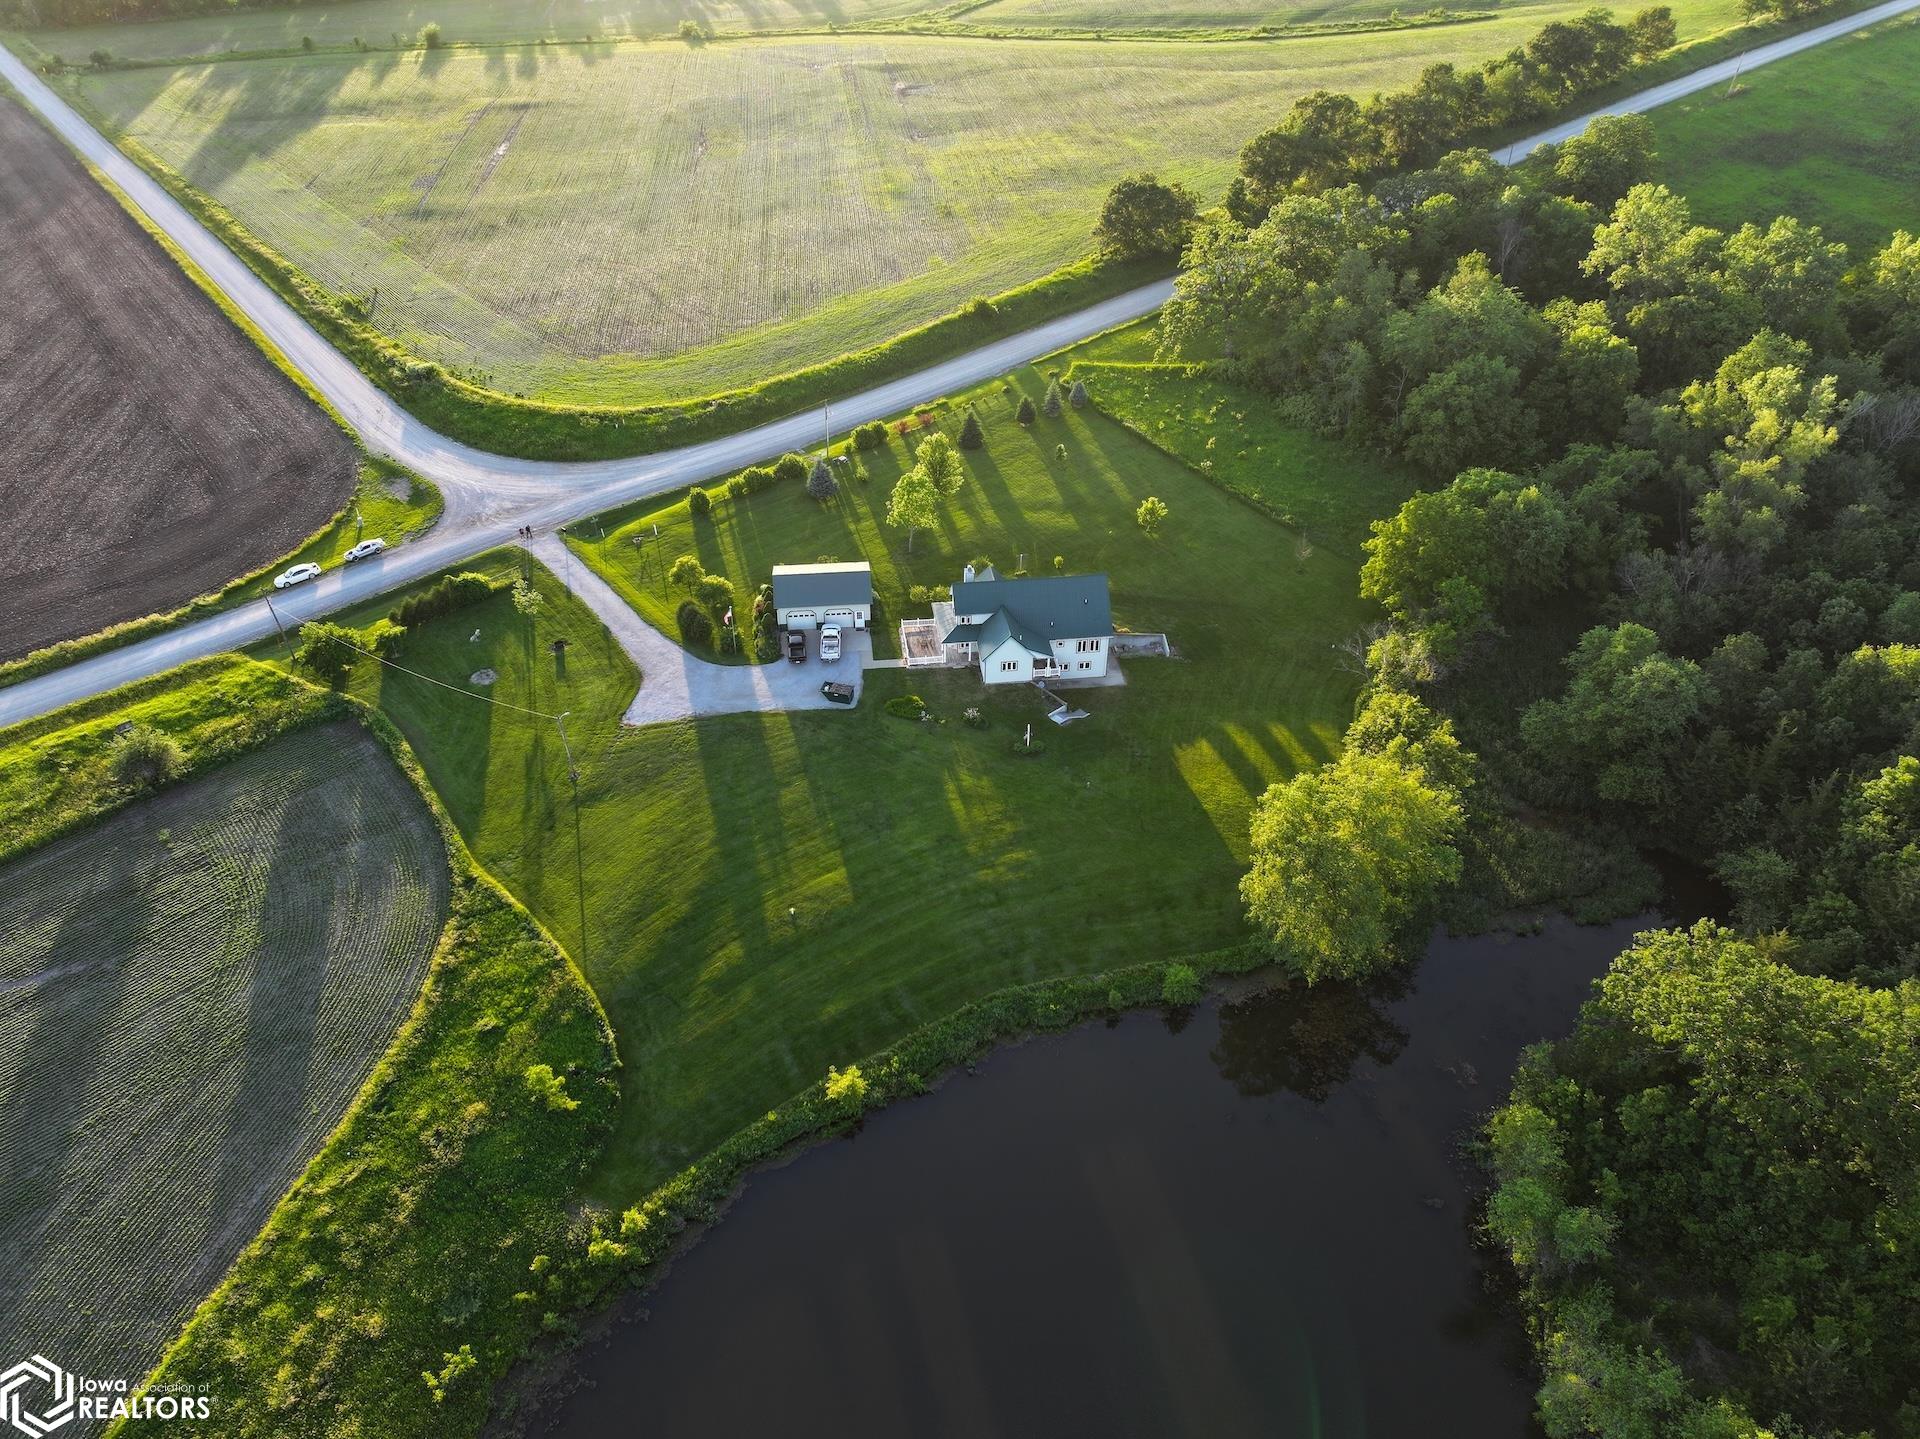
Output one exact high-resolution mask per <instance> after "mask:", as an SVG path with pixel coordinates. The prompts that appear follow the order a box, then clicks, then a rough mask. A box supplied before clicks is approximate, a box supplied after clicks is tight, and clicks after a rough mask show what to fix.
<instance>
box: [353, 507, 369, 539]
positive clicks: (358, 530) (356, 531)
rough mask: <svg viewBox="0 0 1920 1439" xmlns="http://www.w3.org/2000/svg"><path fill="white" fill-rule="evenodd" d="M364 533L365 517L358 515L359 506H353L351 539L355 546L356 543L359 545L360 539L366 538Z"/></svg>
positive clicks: (365, 528) (365, 529) (365, 527)
mask: <svg viewBox="0 0 1920 1439" xmlns="http://www.w3.org/2000/svg"><path fill="white" fill-rule="evenodd" d="M366 533H367V520H366V516H364V515H362V514H361V513H360V506H358V505H355V506H354V507H353V539H354V543H355V544H358V543H359V542H360V541H361V540H362V539H364V538H365V537H366Z"/></svg>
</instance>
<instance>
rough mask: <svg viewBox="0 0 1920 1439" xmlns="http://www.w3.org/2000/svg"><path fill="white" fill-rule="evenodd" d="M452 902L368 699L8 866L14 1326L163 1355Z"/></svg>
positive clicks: (392, 1011) (4, 1198) (404, 992)
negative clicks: (365, 720)
mask: <svg viewBox="0 0 1920 1439" xmlns="http://www.w3.org/2000/svg"><path fill="white" fill-rule="evenodd" d="M447 901H448V880H447V861H446V852H445V847H444V845H443V843H442V841H441V839H440V836H439V833H438V832H437V830H436V828H435V824H434V821H433V818H432V816H431V815H430V814H429V813H428V811H427V808H426V806H425V805H424V804H422V803H421V801H420V798H419V796H418V795H417V794H416V793H415V791H414V790H413V788H412V786H411V785H410V784H409V783H408V782H407V780H406V779H405V777H404V776H403V775H402V774H401V773H400V772H399V770H398V769H396V768H395V767H394V765H393V763H392V762H391V761H390V760H389V759H388V758H387V757H386V755H385V754H384V753H383V752H382V751H381V750H380V748H379V746H378V745H377V744H375V743H374V742H373V741H372V740H371V739H369V738H368V737H367V736H366V735H365V734H364V733H363V732H362V731H361V730H360V729H359V728H358V727H357V726H354V725H348V724H331V725H327V726H324V727H321V728H317V729H310V730H305V731H302V732H299V733H297V734H295V735H293V736H291V737H289V738H286V739H283V740H280V741H278V742H276V743H274V744H272V745H271V746H269V747H268V748H266V749H264V750H260V751H258V752H256V753H254V754H252V755H249V756H246V757H243V758H241V759H238V760H236V761H234V762H232V763H230V764H227V765H225V766H223V767H222V768H220V769H217V770H214V771H212V772H211V773H209V774H208V775H207V776H205V777H204V778H201V779H198V780H196V781H194V782H192V783H190V784H186V785H182V786H180V787H178V788H175V789H172V790H169V791H167V792H165V793H163V794H161V795H159V796H157V797H155V798H152V799H149V800H145V801H141V802H138V803H136V804H134V805H133V806H132V807H131V808H129V809H126V810H123V811H121V812H120V813H118V814H117V815H115V816H113V817H112V818H110V819H108V820H106V821H105V822H103V823H101V824H100V825H98V826H95V827H92V828H89V829H86V830H83V831H81V832H79V833H77V834H75V835H73V836H71V837H69V838H66V839H63V840H58V841H55V842H54V843H53V844H50V845H47V846H45V847H43V848H41V849H38V850H34V851H31V852H30V853H28V854H26V855H25V856H23V857H22V858H20V859H17V860H15V861H13V862H12V863H10V864H8V865H6V866H4V867H0V1273H4V1274H5V1275H6V1280H7V1282H6V1284H5V1286H4V1287H3V1288H0V1335H6V1336H8V1337H9V1338H10V1339H14V1340H17V1341H18V1343H19V1344H20V1345H22V1346H30V1347H32V1348H34V1349H37V1350H39V1351H42V1352H45V1353H47V1354H51V1355H57V1356H60V1358H61V1362H62V1363H64V1364H66V1365H67V1366H68V1367H70V1368H72V1369H75V1370H77V1371H79V1372H81V1373H87V1374H96V1375H116V1374H117V1375H124V1376H126V1377H128V1378H129V1379H133V1378H137V1377H138V1376H139V1375H140V1374H142V1373H144V1372H145V1369H146V1368H147V1366H149V1365H150V1364H151V1363H152V1361H153V1360H154V1359H155V1358H157V1357H158V1355H159V1352H160V1350H161V1348H162V1347H163V1346H164V1345H165V1343H166V1342H167V1341H168V1340H169V1339H171V1338H172V1337H173V1335H174V1333H175V1332H176V1331H177V1330H178V1328H179V1326H180V1322H181V1321H182V1320H183V1319H184V1318H185V1316H186V1314H187V1313H188V1312H189V1311H191V1309H192V1308H193V1306H194V1305H195V1304H197V1303H198V1302H199V1301H200V1299H201V1298H202V1297H203V1296H204V1295H205V1294H206V1293H207V1291H208V1290H209V1289H211V1288H212V1287H213V1285H214V1284H215V1283H216V1282H217V1281H218V1280H219V1278H220V1276H221V1275H222V1273H224V1272H225V1270H226V1268H227V1266H228V1265H229V1264H230V1263H231V1262H232V1260H233V1258H234V1256H235V1255H236V1254H238V1253H239V1252H240V1250H241V1248H242V1247H243V1246H244V1245H245V1244H246V1243H247V1242H248V1241H249V1240H250V1239H252V1238H253V1236H254V1234H255V1233H256V1232H257V1231H258V1230H259V1228H260V1226H261V1224H262V1222H263V1221H264V1220H265V1219H266V1217H267V1215H268V1213H269V1212H270V1211H271V1210H272V1209H273V1207H274V1205H275V1204H276V1203H278V1201H279V1199H280V1197H281V1195H282V1194H283V1193H285V1192H286V1190H287V1188H288V1186H289V1185H290V1184H291V1183H292V1182H293V1180H294V1179H295V1178H296V1177H298V1175H299V1174H300V1172H301V1170H302V1169H303V1167H304V1166H305V1165H306V1163H307V1161H308V1160H309V1159H311V1158H312V1157H313V1155H314V1154H315V1152H316V1151H318V1150H319V1148H320V1146H321V1143H322V1142H323V1141H324V1140H325V1138H326V1136H327V1135H328V1133H329V1132H330V1131H331V1130H332V1128H333V1127H334V1125H335V1124H336V1123H337V1122H338V1121H339V1118H340V1116H341V1114H342V1112H343V1111H344V1110H345V1109H346V1106H347V1104H348V1102H349V1101H350V1100H351V1099H352V1098H353V1096H354V1094H355V1093H356V1092H357V1091H358V1090H359V1088H360V1085H361V1083H362V1081H363V1080H364V1079H365V1078H366V1076H367V1073H368V1071H369V1070H370V1069H371V1068H372V1066H373V1064H374V1062H375V1061H376V1060H377V1059H378V1057H379V1056H380V1055H381V1054H382V1053H383V1052H384V1051H385V1050H386V1048H387V1046H388V1044H389V1042H390V1041H391V1040H392V1038H393V1034H394V1031H395V1029H396V1027H397V1026H398V1025H399V1024H400V1022H401V1020H402V1019H403V1018H404V1017H405V1016H406V1014H407V1012H408V1010H409V1009H410V1008H411V1007H412V1005H413V1001H414V996H415V994H416V992H417V991H418V989H419V986H420V983H421V980H422V977H423V976H424V974H425V972H426V966H427V961H428V959H429V957H430V956H431V954H432V951H433V948H434V945H435V942H436V940H437V939H438V937H439V934H440V929H441V924H442V921H443V918H444V916H445V913H446V908H447ZM22 1352H23V1353H24V1352H25V1349H24V1348H23V1349H22Z"/></svg>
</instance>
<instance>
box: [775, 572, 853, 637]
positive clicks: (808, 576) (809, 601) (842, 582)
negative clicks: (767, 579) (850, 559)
mask: <svg viewBox="0 0 1920 1439" xmlns="http://www.w3.org/2000/svg"><path fill="white" fill-rule="evenodd" d="M773 609H774V618H775V620H777V621H778V622H779V623H780V624H782V625H784V626H785V627H786V628H788V629H790V630H813V629H818V628H819V627H820V626H821V625H841V626H843V627H844V628H846V629H850V630H863V629H865V628H866V627H867V626H868V624H869V623H871V621H872V620H873V567H872V566H871V565H869V564H868V563H867V562H866V561H865V560H862V561H860V562H859V563H857V564H851V565H775V566H774V567H773Z"/></svg>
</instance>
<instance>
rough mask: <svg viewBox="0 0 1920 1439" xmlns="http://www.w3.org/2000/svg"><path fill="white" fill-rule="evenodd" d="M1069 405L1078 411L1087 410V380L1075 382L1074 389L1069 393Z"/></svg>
mask: <svg viewBox="0 0 1920 1439" xmlns="http://www.w3.org/2000/svg"><path fill="white" fill-rule="evenodd" d="M1067 403H1068V404H1069V405H1072V406H1073V407H1074V409H1076V410H1084V409H1086V407H1087V382H1086V381H1085V380H1075V381H1074V382H1073V388H1072V389H1071V390H1069V391H1067Z"/></svg>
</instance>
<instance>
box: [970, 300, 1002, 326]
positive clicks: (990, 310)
mask: <svg viewBox="0 0 1920 1439" xmlns="http://www.w3.org/2000/svg"><path fill="white" fill-rule="evenodd" d="M960 313H961V314H963V315H965V316H966V317H967V318H968V319H969V320H979V321H981V322H982V323H985V322H986V321H988V320H991V319H992V318H993V317H994V316H995V315H997V314H999V313H1000V311H999V310H998V309H997V308H996V307H995V306H994V303H993V301H991V300H989V299H988V298H987V297H986V296H985V295H975V296H974V297H973V298H972V299H971V300H969V301H967V303H966V304H965V305H963V306H961V307H960Z"/></svg>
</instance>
